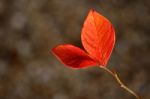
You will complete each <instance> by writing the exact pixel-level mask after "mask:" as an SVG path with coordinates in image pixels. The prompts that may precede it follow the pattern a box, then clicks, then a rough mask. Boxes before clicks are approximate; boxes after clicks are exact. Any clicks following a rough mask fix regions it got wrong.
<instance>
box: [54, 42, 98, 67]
mask: <svg viewBox="0 0 150 99" xmlns="http://www.w3.org/2000/svg"><path fill="white" fill-rule="evenodd" d="M52 52H53V53H54V54H55V55H56V57H57V58H58V59H59V60H60V61H61V62H62V63H64V64H65V65H67V66H69V67H72V68H83V67H89V66H93V65H96V64H97V62H95V61H94V60H93V59H92V58H90V57H89V56H88V55H87V54H86V53H85V52H84V51H83V50H82V49H80V48H78V47H75V46H73V45H70V44H65V45H59V46H57V47H55V48H53V49H52Z"/></svg>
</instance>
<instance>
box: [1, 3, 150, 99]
mask: <svg viewBox="0 0 150 99" xmlns="http://www.w3.org/2000/svg"><path fill="white" fill-rule="evenodd" d="M90 8H94V9H96V10H97V11H98V12H100V13H101V14H103V15H104V16H105V17H107V18H108V19H109V20H110V21H111V22H112V23H113V25H114V27H115V30H116V37H117V42H116V45H115V49H114V50H113V54H112V56H111V59H110V61H109V64H108V66H109V68H110V69H115V70H116V71H117V72H118V74H119V76H120V78H121V79H122V80H123V81H124V83H125V84H126V85H127V86H128V87H129V88H131V89H132V90H134V91H135V92H137V93H139V94H140V95H141V96H142V99H150V77H149V75H150V1H149V0H0V99H135V98H134V97H133V96H132V95H130V94H128V93H127V92H125V91H124V90H122V89H121V88H120V87H119V86H118V84H117V83H116V82H115V80H114V79H113V78H112V77H111V76H110V75H109V74H107V73H106V72H105V71H103V70H102V69H100V68H98V67H92V68H88V69H81V70H72V69H70V68H68V67H65V66H64V65H63V64H61V63H60V62H59V61H58V60H57V59H56V58H55V57H54V56H53V55H52V53H51V52H50V49H51V48H52V47H54V46H56V45H57V44H61V43H70V44H74V45H76V46H79V47H82V45H81V40H80V32H81V28H82V24H83V22H84V20H85V18H86V16H87V14H88V11H89V9H90Z"/></svg>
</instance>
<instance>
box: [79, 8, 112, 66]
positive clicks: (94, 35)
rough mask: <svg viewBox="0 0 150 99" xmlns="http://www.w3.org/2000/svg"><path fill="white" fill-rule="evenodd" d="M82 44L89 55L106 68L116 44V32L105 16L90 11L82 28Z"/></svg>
mask: <svg viewBox="0 0 150 99" xmlns="http://www.w3.org/2000/svg"><path fill="white" fill-rule="evenodd" d="M81 39H82V44H83V46H84V48H85V50H87V52H88V53H89V55H90V56H91V57H92V58H93V59H95V60H97V61H98V62H99V64H100V65H102V66H106V64H107V62H108V59H109V57H110V55H111V52H112V49H113V47H114V44H115V31H114V28H113V26H112V24H111V23H110V22H109V20H107V19H106V18H105V17H104V16H102V15H100V14H99V13H97V12H96V11H94V10H90V12H89V14H88V16H87V18H86V20H85V22H84V26H83V28H82V33H81Z"/></svg>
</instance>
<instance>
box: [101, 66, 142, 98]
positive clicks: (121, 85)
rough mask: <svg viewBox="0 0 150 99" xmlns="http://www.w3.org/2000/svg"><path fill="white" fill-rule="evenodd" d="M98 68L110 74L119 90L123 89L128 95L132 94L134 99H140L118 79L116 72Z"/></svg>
mask: <svg viewBox="0 0 150 99" xmlns="http://www.w3.org/2000/svg"><path fill="white" fill-rule="evenodd" d="M100 68H102V69H104V70H105V71H107V72H108V73H109V74H111V75H112V76H113V77H114V78H115V79H116V81H117V83H118V84H119V85H120V87H121V88H123V89H125V90H126V91H127V92H129V93H130V94H132V95H133V96H135V97H136V99H141V98H140V97H139V96H138V95H137V94H136V93H135V92H133V91H132V90H131V89H129V88H128V87H127V86H126V85H125V84H124V83H123V82H122V81H121V80H120V78H119V76H118V75H117V73H116V72H113V71H111V70H110V69H108V68H106V67H103V66H100Z"/></svg>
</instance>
